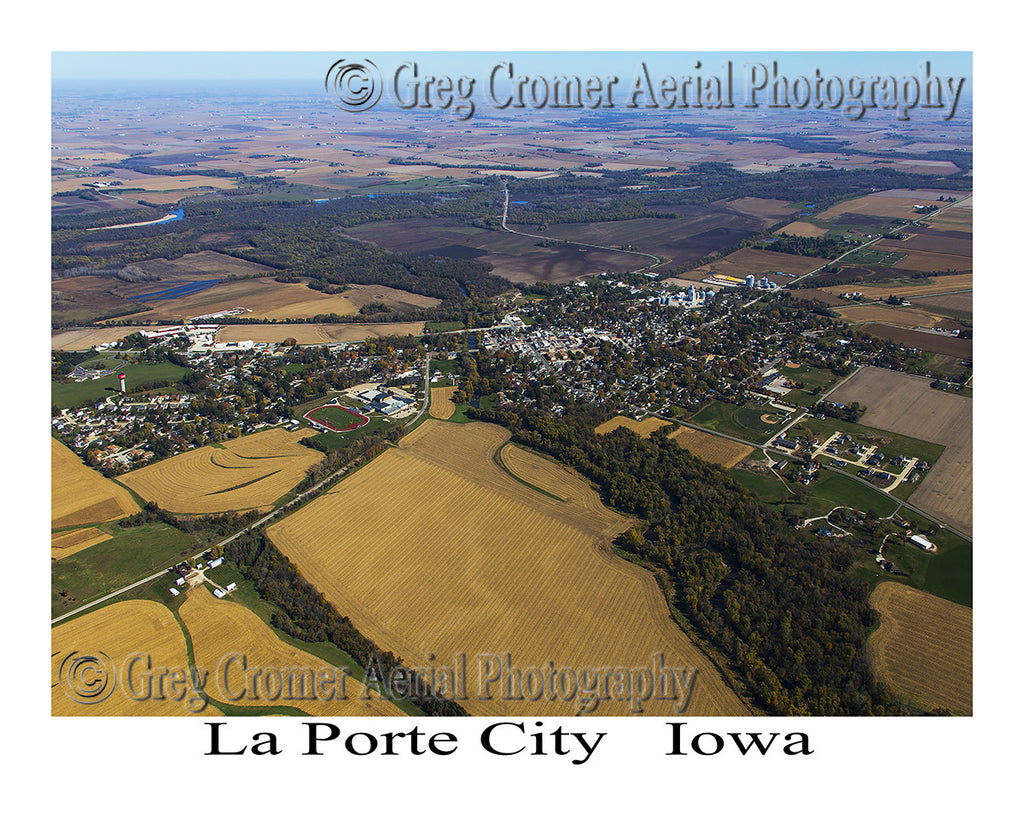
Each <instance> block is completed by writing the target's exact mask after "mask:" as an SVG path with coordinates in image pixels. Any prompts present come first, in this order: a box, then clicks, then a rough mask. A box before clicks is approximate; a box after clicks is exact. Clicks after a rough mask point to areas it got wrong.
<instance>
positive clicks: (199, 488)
mask: <svg viewBox="0 0 1024 819" xmlns="http://www.w3.org/2000/svg"><path fill="white" fill-rule="evenodd" d="M310 434H312V433H311V432H310V430H301V431H299V432H288V431H287V430H284V429H282V428H280V427H275V428H274V429H268V430H265V431H263V432H257V433H256V434H255V435H246V436H245V437H242V438H235V439H233V440H230V441H226V442H224V443H223V444H222V445H221V446H220V447H215V446H204V447H200V448H199V449H193V450H191V451H189V452H182V453H181V454H180V455H175V456H173V457H171V458H168V459H166V460H163V461H159V462H158V463H155V464H150V465H149V466H144V467H142V468H141V469H136V470H135V471H133V472H128V473H126V474H125V475H123V476H122V477H121V480H122V481H123V482H124V484H125V486H129V487H131V489H132V490H133V491H135V492H137V493H138V494H139V495H141V496H142V497H144V498H145V499H146V500H151V501H154V502H156V503H157V504H158V505H159V506H160V507H162V508H163V509H166V510H168V511H169V512H180V513H183V514H190V515H208V514H217V513H219V512H227V511H231V510H234V511H244V510H247V509H260V510H264V511H265V510H267V509H269V508H270V507H271V506H272V505H273V503H274V501H276V500H277V499H278V498H279V497H281V496H282V495H284V494H285V493H286V492H287V491H288V490H289V489H291V488H292V487H294V486H295V485H296V484H297V483H299V481H301V480H302V479H303V477H305V474H306V470H307V469H309V467H311V466H312V465H313V464H315V463H316V462H317V461H319V460H320V458H322V457H323V455H322V454H321V453H319V452H317V451H315V450H312V449H309V448H308V447H304V446H302V445H301V444H300V443H299V441H300V440H301V439H302V438H304V437H305V436H307V435H310Z"/></svg>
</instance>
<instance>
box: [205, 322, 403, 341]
mask: <svg viewBox="0 0 1024 819" xmlns="http://www.w3.org/2000/svg"><path fill="white" fill-rule="evenodd" d="M407 335H414V336H419V335H423V322H422V321H405V322H397V323H394V324H267V325H260V324H229V325H227V326H225V327H222V328H221V329H220V331H219V332H218V333H217V341H219V342H220V341H246V340H248V339H251V340H253V341H256V342H271V343H276V344H280V343H281V342H282V341H284V340H285V339H286V338H294V339H295V341H296V343H298V344H332V343H334V342H337V341H365V340H366V339H368V338H384V337H385V336H407Z"/></svg>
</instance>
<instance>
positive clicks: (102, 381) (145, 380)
mask: <svg viewBox="0 0 1024 819" xmlns="http://www.w3.org/2000/svg"><path fill="white" fill-rule="evenodd" d="M123 372H124V374H125V381H126V383H127V387H128V389H129V390H131V389H132V388H134V387H137V386H140V385H144V384H151V383H153V382H156V381H179V380H180V379H181V377H182V376H183V375H185V373H187V372H188V370H187V369H185V368H184V367H179V366H178V365H176V364H169V363H167V362H161V363H158V364H129V365H128V366H127V367H125V368H124V370H123ZM117 390H118V383H117V374H112V375H105V376H103V377H102V378H97V379H94V380H92V381H79V382H71V383H68V384H59V383H57V382H56V381H54V382H52V384H51V387H50V396H51V403H52V404H55V405H56V406H58V407H60V408H61V409H66V408H68V407H80V406H83V405H85V404H92V403H94V402H96V401H99V400H100V399H102V398H106V397H107V396H110V395H114V394H115V393H117Z"/></svg>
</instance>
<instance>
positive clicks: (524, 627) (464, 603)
mask: <svg viewBox="0 0 1024 819" xmlns="http://www.w3.org/2000/svg"><path fill="white" fill-rule="evenodd" d="M508 436H509V433H508V432H507V430H504V429H502V428H501V427H497V426H493V425H490V424H482V423H470V424H446V423H443V422H440V421H434V420H427V421H426V422H424V423H423V424H422V425H421V426H420V427H418V428H417V429H416V430H415V431H413V432H412V433H410V434H409V435H407V436H406V437H405V438H403V439H402V441H401V442H400V443H399V445H398V447H396V448H392V449H389V450H387V451H386V452H385V453H384V454H383V455H381V456H379V457H378V458H376V459H375V460H374V461H372V462H371V463H369V464H368V465H366V466H364V467H363V468H362V469H360V470H359V471H357V472H355V473H353V474H351V475H350V476H349V477H348V478H346V479H345V480H344V481H342V482H341V483H340V484H339V485H338V486H337V487H336V488H334V489H332V490H331V491H330V492H328V493H327V494H325V495H323V496H321V497H320V498H318V499H317V500H315V501H313V502H312V503H310V504H309V505H307V506H305V507H303V508H302V509H301V510H299V511H298V512H296V513H294V514H292V515H290V516H288V517H287V518H285V519H284V520H283V521H281V522H280V523H277V524H275V525H274V526H272V527H271V528H270V529H269V534H270V536H271V538H272V539H273V541H274V542H275V543H276V544H277V545H278V547H279V548H280V549H281V550H282V551H283V552H284V553H285V554H286V555H287V556H288V557H289V558H291V559H292V560H294V561H295V563H296V564H297V565H298V567H299V569H300V571H301V572H302V573H303V575H304V576H305V577H306V578H307V579H309V580H310V582H312V583H313V584H314V585H315V586H316V587H317V588H318V589H320V590H321V591H322V592H323V593H324V594H325V595H326V596H327V598H328V599H329V600H330V601H331V602H333V603H334V604H335V605H336V606H337V607H338V609H339V611H341V612H342V613H343V614H345V615H347V616H349V617H350V618H351V620H352V622H353V623H354V624H355V625H356V627H357V628H358V629H359V630H360V631H361V632H363V633H364V634H366V635H367V636H368V637H370V638H371V639H373V640H374V641H375V642H377V644H378V645H380V646H381V647H382V648H384V649H386V650H390V651H393V652H395V653H396V654H398V655H399V656H401V657H402V658H403V659H404V661H405V662H406V663H407V664H409V665H414V666H416V667H420V668H424V667H437V666H439V665H443V666H450V665H452V664H453V663H454V662H455V658H456V657H458V656H460V655H464V656H465V657H466V679H467V695H468V700H467V701H465V702H464V703H463V705H464V706H465V707H466V709H467V710H468V711H470V712H471V713H473V714H480V715H499V714H500V715H507V714H531V715H534V714H535V715H542V714H550V715H572V714H574V713H576V712H577V711H579V710H580V709H581V699H580V696H579V695H580V693H581V690H582V687H583V686H584V685H585V682H581V688H580V690H577V691H574V692H573V693H572V694H567V693H560V694H558V695H557V696H556V697H555V698H554V699H553V700H552V699H549V698H548V697H547V695H546V694H545V695H544V696H542V697H540V698H539V699H537V700H535V701H531V700H529V699H527V700H522V699H519V700H512V699H509V698H508V696H507V694H509V693H514V692H511V691H509V690H508V689H505V690H503V689H502V688H501V687H500V685H499V684H498V683H496V684H495V685H494V686H493V687H492V689H491V691H490V693H491V695H492V698H491V699H485V698H483V697H482V696H481V693H482V692H481V686H482V684H483V682H484V677H485V675H486V663H487V662H488V657H491V658H494V659H495V661H496V658H498V657H505V655H506V654H508V655H510V658H511V666H512V667H514V668H518V669H520V670H521V671H523V672H524V676H529V674H530V669H538V670H541V671H543V670H544V669H547V668H548V667H549V665H548V664H549V663H551V664H553V666H554V668H555V669H559V670H561V669H569V670H571V671H572V672H573V674H574V675H575V678H576V679H577V680H583V679H584V678H583V676H582V675H583V674H584V672H585V671H586V670H588V669H594V670H595V672H596V673H599V671H598V670H600V669H609V668H612V667H621V668H638V667H644V666H646V667H648V668H649V667H651V666H652V664H653V663H654V658H655V656H656V655H658V654H662V655H664V662H665V664H666V665H667V666H671V667H675V668H687V669H694V668H696V669H699V673H698V674H697V677H696V682H695V683H694V686H693V689H692V697H691V698H690V700H689V704H688V710H687V711H686V713H687V714H745V713H748V711H747V709H746V707H745V706H744V705H743V703H742V702H741V701H740V700H739V698H738V697H737V696H736V695H735V693H733V692H732V691H731V690H730V689H729V688H728V686H727V685H726V684H725V682H724V681H723V680H722V678H721V676H720V675H719V674H718V673H717V672H716V670H715V668H714V667H713V666H712V665H711V664H710V663H709V662H708V661H707V659H706V658H705V657H704V655H703V654H702V653H701V652H700V651H699V650H698V649H697V648H696V647H695V646H694V645H693V644H692V643H691V642H690V641H689V639H688V638H687V637H686V636H685V635H684V634H683V632H682V631H681V630H680V629H679V627H678V626H677V625H676V624H675V622H674V621H673V620H672V619H671V616H670V614H669V610H668V606H667V605H666V603H665V599H664V596H663V595H662V593H661V591H660V590H659V588H658V585H657V583H656V582H655V580H654V578H653V576H652V575H651V574H649V573H648V572H646V571H644V570H642V569H640V568H639V567H637V566H633V565H632V564H629V563H627V562H626V561H623V560H620V559H619V558H617V557H615V556H614V554H613V553H612V552H611V550H610V548H609V544H608V538H609V537H610V536H611V535H613V534H615V533H617V532H622V531H624V530H625V529H626V528H627V527H628V526H629V525H630V520H629V519H627V518H624V517H622V516H620V515H617V514H616V513H614V512H611V511H610V510H606V509H604V510H598V509H597V508H590V504H589V503H588V504H586V508H584V503H582V502H579V503H577V502H572V501H571V500H570V502H564V501H556V500H554V499H552V498H549V497H547V496H546V495H542V494H540V493H538V492H536V491H535V490H534V489H532V488H530V487H527V486H524V485H523V484H521V483H519V482H518V481H516V480H515V479H513V478H512V477H510V476H509V475H508V474H506V472H505V471H504V470H503V469H502V468H501V467H500V466H499V465H498V464H497V463H496V462H495V461H494V457H495V454H496V452H497V450H498V448H499V447H500V446H501V445H502V444H504V443H505V441H507V439H508ZM524 456H525V454H523V455H521V454H520V453H516V452H513V453H511V458H512V462H513V463H516V464H517V465H521V464H522V463H523V462H524V461H526V462H530V461H531V460H532V459H530V458H529V457H524ZM528 468H529V469H530V470H531V471H530V475H531V476H532V477H533V478H534V479H535V480H536V481H537V484H538V485H540V484H545V485H546V486H548V487H552V488H555V486H556V484H557V486H558V488H557V489H555V491H554V493H553V494H557V493H558V492H559V491H561V493H562V495H560V497H561V496H564V495H573V496H577V495H578V496H579V497H581V498H582V496H583V494H584V490H583V482H582V479H577V481H576V482H575V483H573V484H572V485H571V486H570V482H568V481H567V480H566V479H565V478H564V477H562V476H561V475H560V474H559V475H557V477H552V478H551V479H545V478H544V477H542V476H539V475H538V473H539V472H541V471H544V470H546V469H547V467H546V466H544V465H540V464H538V463H537V462H536V461H535V460H532V463H529V464H528ZM552 474H554V472H553V473H552ZM567 487H570V488H567ZM502 679H505V677H504V675H502ZM587 679H590V678H587ZM546 690H550V689H546ZM677 706H678V703H677V702H676V701H665V700H663V701H655V700H653V699H652V700H650V701H649V702H647V703H646V704H645V705H644V713H645V714H661V715H667V714H671V713H677V712H676V711H675V709H676V708H677ZM630 707H631V706H630V703H629V702H621V701H616V700H614V699H605V700H603V701H602V702H601V703H600V704H599V705H598V708H597V711H596V713H598V714H603V715H611V714H626V713H628V712H629V711H630Z"/></svg>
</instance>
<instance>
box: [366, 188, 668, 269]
mask: <svg viewBox="0 0 1024 819" xmlns="http://www.w3.org/2000/svg"><path fill="white" fill-rule="evenodd" d="M496 213H498V214H500V207H499V206H496ZM651 221H661V220H657V219H655V220H651ZM510 227H513V228H515V229H516V230H522V231H524V232H525V233H536V232H537V231H536V229H535V228H534V227H533V226H530V225H510ZM346 233H348V234H350V235H352V236H354V237H356V238H358V239H363V240H367V241H371V242H374V243H376V244H378V245H380V246H381V247H384V248H387V249H388V250H395V251H400V252H404V253H422V254H430V255H433V256H447V257H450V258H455V259H476V260H477V261H481V262H488V263H490V264H491V265H493V266H494V270H493V271H491V272H492V273H494V274H495V275H497V276H503V277H504V278H506V279H508V280H509V281H512V282H538V281H548V282H555V283H560V282H566V281H572V280H573V279H578V278H581V277H583V276H591V275H594V274H595V273H603V272H604V271H606V270H610V271H612V272H615V273H622V272H625V271H627V270H635V269H636V268H638V267H642V266H643V265H644V264H646V263H647V262H649V261H650V259H645V258H644V257H642V256H636V255H633V254H631V253H622V252H620V251H615V250H597V249H595V248H581V247H576V246H575V245H559V246H556V247H540V246H538V244H537V242H538V241H539V240H538V239H533V238H530V237H529V236H518V235H516V234H514V233H509V232H506V231H493V230H482V229H480V228H474V227H470V226H467V225H461V224H459V223H457V222H456V221H455V220H448V219H403V220H402V221H401V224H398V223H395V222H370V223H367V224H365V225H359V226H357V227H352V228H348V229H346ZM551 238H552V239H554V238H556V237H555V236H554V235H552V237H551ZM573 238H576V237H573ZM579 241H586V240H585V239H579ZM597 244H601V243H600V242H598V243H597Z"/></svg>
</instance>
